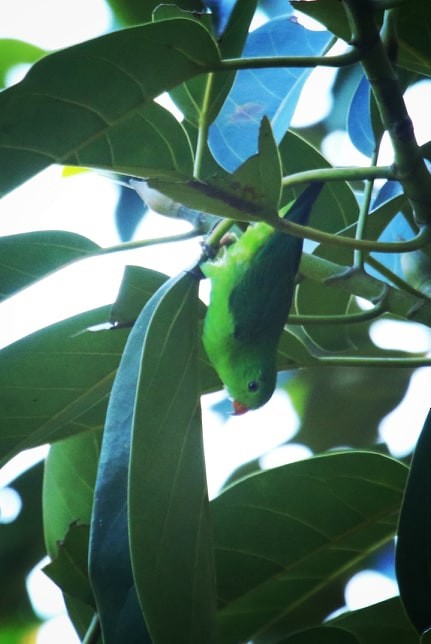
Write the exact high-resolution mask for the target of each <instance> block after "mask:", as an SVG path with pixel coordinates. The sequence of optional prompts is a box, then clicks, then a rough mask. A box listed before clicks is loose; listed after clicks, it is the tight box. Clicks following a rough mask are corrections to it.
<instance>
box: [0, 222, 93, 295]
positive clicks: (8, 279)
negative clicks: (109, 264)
mask: <svg viewBox="0 0 431 644" xmlns="http://www.w3.org/2000/svg"><path fill="white" fill-rule="evenodd" d="M99 248H100V247H99V246H98V245H97V244H95V243H94V242H92V241H91V240H89V239H87V238H86V237H82V236H81V235H76V234H75V233H69V232H65V231H61V230H48V231H36V232H31V233H22V234H19V235H10V236H8V237H0V257H1V259H0V268H1V273H0V299H3V298H5V297H7V296H9V295H12V294H13V293H14V292H15V291H17V290H19V289H21V288H24V287H25V286H29V284H31V283H32V282H33V281H35V280H37V279H39V278H40V277H44V276H45V275H47V274H48V273H50V272H51V271H54V270H55V269H57V268H60V267H61V266H64V265H65V264H68V263H69V262H73V261H74V260H77V259H81V258H83V257H85V256H86V255H87V254H88V253H91V252H92V251H93V252H94V251H96V250H98V249H99Z"/></svg>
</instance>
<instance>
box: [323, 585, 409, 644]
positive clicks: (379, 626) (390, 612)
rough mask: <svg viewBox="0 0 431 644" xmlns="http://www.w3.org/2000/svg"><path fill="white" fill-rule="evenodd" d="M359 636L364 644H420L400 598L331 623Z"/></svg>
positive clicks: (330, 622)
mask: <svg viewBox="0 0 431 644" xmlns="http://www.w3.org/2000/svg"><path fill="white" fill-rule="evenodd" d="M327 624H328V625H331V626H337V627H340V628H342V629H344V630H346V631H348V632H349V633H352V634H353V635H355V637H356V638H357V640H358V641H359V642H360V644H382V642H393V643H394V644H395V643H397V644H398V642H399V643H400V644H401V642H402V644H418V642H419V640H418V636H417V633H416V632H415V631H414V629H413V628H412V626H411V625H410V624H409V621H408V619H407V617H406V615H405V613H404V610H403V607H402V605H401V602H400V600H399V598H398V597H394V598H393V599H388V600H386V601H384V602H380V603H379V604H374V605H373V606H367V608H361V610H355V611H352V612H350V613H345V614H344V615H340V617H337V618H335V619H331V620H329V621H328V622H327Z"/></svg>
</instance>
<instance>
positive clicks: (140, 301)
mask: <svg viewBox="0 0 431 644" xmlns="http://www.w3.org/2000/svg"><path fill="white" fill-rule="evenodd" d="M167 279H168V277H167V275H164V274H163V273H158V272H157V271H149V270H148V269H146V268H142V266H126V268H125V270H124V275H123V279H122V281H121V285H120V290H119V292H118V296H117V299H116V300H115V302H114V304H113V305H112V309H111V315H110V319H111V322H112V323H113V324H117V325H119V326H133V324H134V322H135V321H136V319H137V317H138V315H139V313H140V312H141V311H142V309H143V307H144V305H145V303H146V302H148V300H149V299H150V297H151V296H152V295H153V294H154V293H155V292H156V291H157V290H158V289H159V288H160V287H161V286H162V284H164V283H165V282H166V280H167Z"/></svg>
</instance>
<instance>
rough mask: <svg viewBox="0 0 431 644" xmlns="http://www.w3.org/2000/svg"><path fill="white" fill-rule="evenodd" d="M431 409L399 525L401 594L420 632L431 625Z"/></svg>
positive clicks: (398, 560) (412, 465)
mask: <svg viewBox="0 0 431 644" xmlns="http://www.w3.org/2000/svg"><path fill="white" fill-rule="evenodd" d="M430 459H431V411H430V412H429V414H428V416H427V418H426V420H425V424H424V427H423V429H422V433H421V435H420V437H419V440H418V443H417V445H416V449H415V453H414V456H413V461H412V464H411V467H410V474H409V477H408V480H407V486H406V490H405V494H404V499H403V504H402V507H401V514H400V520H399V525H398V535H397V536H398V539H397V551H396V571H397V579H398V585H399V588H400V595H401V599H402V602H403V604H404V606H405V609H406V612H407V615H408V616H409V619H410V621H411V622H412V624H413V625H414V626H415V628H416V629H417V631H418V632H419V633H424V632H425V631H426V630H428V629H429V628H430V627H431V569H430V560H429V556H430V550H431V511H430V502H431V497H430V495H431V466H430Z"/></svg>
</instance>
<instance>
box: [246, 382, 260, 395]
mask: <svg viewBox="0 0 431 644" xmlns="http://www.w3.org/2000/svg"><path fill="white" fill-rule="evenodd" d="M247 389H248V390H249V391H250V392H251V393H253V392H255V391H257V390H258V389H259V383H258V382H256V380H252V381H251V382H249V383H248V385H247Z"/></svg>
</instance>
